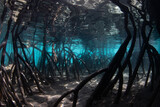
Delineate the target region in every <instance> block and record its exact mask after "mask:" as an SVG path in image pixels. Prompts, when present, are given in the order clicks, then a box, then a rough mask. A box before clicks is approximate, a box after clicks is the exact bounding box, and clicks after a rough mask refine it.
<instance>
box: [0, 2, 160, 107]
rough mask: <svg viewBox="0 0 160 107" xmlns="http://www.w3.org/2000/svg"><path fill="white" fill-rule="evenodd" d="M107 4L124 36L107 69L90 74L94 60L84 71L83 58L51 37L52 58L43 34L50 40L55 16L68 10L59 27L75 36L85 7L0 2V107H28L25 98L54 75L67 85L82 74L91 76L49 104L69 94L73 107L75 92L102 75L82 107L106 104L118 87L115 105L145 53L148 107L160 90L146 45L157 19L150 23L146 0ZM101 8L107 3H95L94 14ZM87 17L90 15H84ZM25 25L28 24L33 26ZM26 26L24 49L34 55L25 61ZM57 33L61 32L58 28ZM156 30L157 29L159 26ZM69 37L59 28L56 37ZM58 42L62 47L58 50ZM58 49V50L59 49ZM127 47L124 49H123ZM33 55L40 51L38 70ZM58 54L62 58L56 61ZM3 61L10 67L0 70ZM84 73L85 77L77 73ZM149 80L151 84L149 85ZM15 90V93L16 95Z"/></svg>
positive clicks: (158, 72)
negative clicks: (28, 37)
mask: <svg viewBox="0 0 160 107" xmlns="http://www.w3.org/2000/svg"><path fill="white" fill-rule="evenodd" d="M111 2H112V3H113V4H115V5H116V6H118V7H119V8H120V9H121V11H122V12H123V15H124V19H123V20H124V29H125V33H126V35H127V37H126V38H125V39H124V41H123V43H122V44H121V46H120V48H119V49H118V51H117V53H116V54H115V55H114V57H113V58H112V60H111V61H110V63H109V65H108V67H105V68H104V69H101V70H98V71H96V72H93V73H92V72H91V70H90V68H91V67H93V66H94V65H97V63H95V61H94V60H91V61H90V62H93V63H94V65H93V66H91V67H90V68H89V67H88V65H87V64H86V62H85V61H84V60H83V59H81V58H79V57H77V56H76V55H75V54H74V53H73V52H72V50H71V48H69V47H66V46H65V42H64V40H63V39H62V38H61V37H56V36H55V37H54V38H55V39H57V41H58V39H59V41H60V42H57V48H59V50H58V49H57V50H58V55H57V53H56V52H55V47H54V42H55V41H56V40H53V41H52V40H51V42H48V40H47V34H48V33H50V29H52V32H51V33H52V35H55V30H56V29H58V27H57V28H56V27H55V25H56V20H58V16H59V17H60V16H61V15H60V13H63V12H62V10H63V9H64V10H65V9H66V11H67V9H70V11H71V12H70V17H69V18H68V19H66V20H67V21H66V22H65V23H64V26H65V28H66V27H68V26H71V28H68V29H72V31H73V32H74V33H75V32H78V31H77V30H78V29H79V28H78V27H79V26H80V25H78V24H79V23H81V24H83V23H85V18H82V16H79V13H80V12H81V11H83V12H85V11H86V8H84V9H81V10H80V7H79V6H76V5H72V4H70V3H68V2H66V1H64V0H55V1H54V2H52V1H49V0H47V1H41V0H34V1H32V0H31V1H27V0H24V1H20V0H14V1H13V0H8V1H6V0H2V2H0V3H1V4H2V5H3V11H2V13H1V21H0V24H1V25H0V37H1V35H2V33H3V32H2V28H3V26H5V25H7V27H6V30H5V33H4V34H3V36H4V37H3V40H1V44H0V51H1V52H2V55H1V64H0V77H1V78H0V86H1V87H0V106H1V105H4V106H9V107H12V106H13V107H15V106H18V107H21V106H22V105H23V104H27V101H26V95H28V94H33V90H32V89H31V86H32V85H33V84H35V85H36V87H37V89H38V91H39V92H43V90H42V89H41V85H43V84H48V82H50V81H53V80H54V78H55V76H60V77H63V76H64V77H65V78H66V79H68V80H70V79H72V78H74V79H77V80H80V79H81V78H80V75H83V74H86V73H87V74H90V73H91V74H90V75H89V76H87V77H86V78H85V79H84V80H82V81H81V82H80V84H79V85H77V87H76V88H74V89H73V90H70V91H67V92H65V93H64V94H63V95H62V96H61V97H60V98H59V99H58V100H57V101H56V102H55V104H54V105H53V106H54V107H57V106H58V104H59V103H60V102H61V101H62V100H63V98H65V97H66V96H67V95H69V94H73V105H72V106H73V107H76V104H77V101H78V94H79V91H80V90H81V89H82V88H83V87H84V86H85V85H86V84H87V83H88V82H89V81H90V80H91V79H92V78H94V77H96V76H98V75H100V74H102V73H103V76H102V77H101V79H100V82H99V83H98V85H97V86H96V88H95V89H94V91H93V93H92V94H91V95H90V97H89V98H88V100H87V103H86V107H91V106H94V105H95V102H96V101H103V100H104V99H106V97H107V95H108V94H109V92H110V91H111V90H113V88H114V86H115V85H116V84H118V89H117V94H116V96H115V98H114V101H113V103H114V104H118V103H119V102H120V101H121V98H122V95H123V97H124V98H127V96H128V95H129V93H130V91H131V89H132V87H133V84H134V82H135V80H136V77H139V73H141V72H140V70H139V69H140V66H141V65H142V67H143V64H144V63H145V62H143V58H144V57H145V53H146V54H147V55H148V60H147V62H149V66H148V71H147V72H144V74H146V76H143V78H144V79H145V87H149V88H150V91H151V92H152V95H151V96H150V101H149V102H147V103H146V105H147V106H148V107H150V106H152V105H153V104H154V101H155V99H156V97H157V95H158V93H159V90H160V77H159V76H160V67H159V65H160V55H159V53H158V52H157V50H156V49H155V48H154V46H152V45H151V44H150V43H149V40H150V38H151V36H152V35H153V34H152V32H153V29H154V23H153V22H152V21H155V22H159V20H157V18H155V17H159V16H154V18H152V14H151V13H150V12H149V11H148V8H149V7H150V5H149V6H148V4H149V3H150V2H152V1H150V0H142V1H141V0H137V1H136V0H135V2H137V4H141V7H137V6H136V5H134V4H133V3H132V2H129V3H128V4H125V3H123V2H125V0H123V1H120V0H111ZM106 3H108V1H104V2H102V3H101V4H99V6H98V7H97V8H96V9H97V10H96V11H99V10H98V9H100V7H101V6H102V7H103V6H105V4H106ZM152 6H153V5H152ZM152 6H151V7H152ZM15 11H17V12H18V15H17V14H15ZM43 12H44V13H43ZM90 12H91V13H90V15H91V16H94V15H93V14H94V12H93V10H90ZM41 13H42V14H41ZM63 14H64V15H65V14H67V13H65V12H64V13H63ZM148 14H149V15H150V18H148ZM79 17H80V18H79ZM88 17H90V16H89V15H88ZM60 19H61V18H60ZM86 20H87V19H86ZM30 21H33V22H34V23H33V22H30ZM62 22H63V19H61V20H60V21H59V23H58V22H57V23H58V24H61V23H62ZM30 25H31V26H32V27H33V28H34V31H33V35H32V37H33V42H32V43H31V44H29V46H30V47H32V48H33V51H32V56H29V57H28V56H27V52H26V51H28V50H27V44H25V43H24V40H23V38H24V37H23V36H22V33H23V32H24V31H25V30H26V29H27V27H28V26H30ZM38 27H39V28H40V29H41V30H42V33H43V38H42V41H41V42H42V44H43V48H42V49H40V48H38V47H37V46H36V45H37V44H38V43H37V41H36V40H35V39H36V37H35V36H36V33H37V30H38ZM60 29H62V26H61V28H60ZM60 29H59V30H60ZM157 29H159V26H158V25H157ZM68 32H69V30H65V32H64V29H62V30H60V31H59V32H58V33H60V34H64V36H66V33H68ZM79 32H80V31H79ZM81 38H83V37H81ZM137 38H138V39H137ZM9 40H11V43H12V48H13V56H9V55H8V53H7V51H6V47H7V44H8V41H9ZM87 40H88V39H87ZM137 40H139V41H138V42H139V43H140V51H139V54H138V57H137V59H136V64H135V66H133V64H132V62H131V59H132V58H133V56H134V53H133V51H134V49H135V44H136V43H137ZM49 43H51V45H52V52H51V53H49V52H48V51H47V44H49ZM58 43H59V44H62V46H61V45H59V44H58ZM55 44H56V43H55ZM60 47H62V48H61V49H60ZM128 47H129V50H127V48H128ZM34 50H38V51H40V52H41V54H42V56H43V57H42V58H41V59H39V62H38V64H39V65H37V66H36V65H35V55H34ZM62 55H63V57H61V56H62ZM84 56H85V55H84ZM6 57H8V58H9V59H10V63H11V64H10V66H11V67H10V68H9V66H7V67H6V66H5V59H6ZM30 57H32V58H30ZM85 58H87V57H85ZM88 59H89V58H88ZM31 60H32V61H31ZM69 60H73V62H69ZM104 61H105V60H104ZM46 62H47V64H46ZM102 62H103V61H102ZM102 62H99V65H97V66H100V65H101V63H102ZM82 68H83V69H82ZM84 69H85V70H86V71H87V72H85V73H84V72H82V70H84ZM126 69H127V70H128V72H129V73H128V77H129V79H128V80H127V82H128V83H127V87H126V90H125V92H123V91H122V90H123V85H124V76H123V75H124V71H125V70H126ZM69 71H71V72H69ZM149 79H151V80H150V81H149ZM17 87H18V90H15V88H17ZM17 93H20V95H18V94H17ZM124 98H123V99H124ZM131 103H133V102H131Z"/></svg>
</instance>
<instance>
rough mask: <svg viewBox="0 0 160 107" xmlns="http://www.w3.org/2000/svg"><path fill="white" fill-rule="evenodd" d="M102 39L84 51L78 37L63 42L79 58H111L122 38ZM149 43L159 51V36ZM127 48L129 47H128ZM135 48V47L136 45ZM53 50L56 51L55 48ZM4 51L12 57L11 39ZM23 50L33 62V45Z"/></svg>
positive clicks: (38, 56)
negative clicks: (68, 41) (83, 55)
mask: <svg viewBox="0 0 160 107" xmlns="http://www.w3.org/2000/svg"><path fill="white" fill-rule="evenodd" d="M104 41H105V42H104V43H103V44H102V45H103V48H102V47H98V46H99V44H100V43H101V41H99V42H98V40H97V41H96V43H94V42H93V41H91V43H90V44H92V42H93V46H94V47H92V48H91V47H90V48H87V51H86V50H85V47H84V45H83V44H82V40H81V39H78V38H74V39H72V40H71V42H72V44H70V43H68V44H67V42H66V43H65V44H64V47H68V48H70V49H71V50H72V52H73V53H74V54H75V55H76V56H77V57H79V58H80V57H81V55H82V54H87V55H89V56H90V57H92V58H95V60H96V59H100V58H101V56H106V57H107V58H112V57H113V56H114V55H115V54H116V52H117V51H118V49H119V47H120V46H121V44H122V42H123V38H121V39H115V37H114V36H111V37H109V38H107V39H106V40H104ZM150 43H151V44H152V45H153V46H154V47H155V48H156V49H157V50H158V52H159V53H160V38H156V39H154V40H150ZM137 46H138V45H137ZM36 47H37V48H39V49H40V50H42V49H43V43H38V44H36ZM55 47H56V43H55ZM61 48H62V44H61ZM128 49H129V47H128ZM135 49H137V47H136V48H135ZM66 50H67V49H66ZM102 50H103V51H102ZM34 51H35V53H34V56H35V65H36V66H38V63H39V61H40V59H41V58H42V57H43V56H42V53H41V51H39V50H37V49H34ZM46 51H47V52H48V53H49V54H50V55H52V45H50V44H47V46H46ZM55 51H57V50H55ZM6 52H7V53H8V55H12V57H13V46H12V42H11V41H8V43H7V48H6ZM25 52H26V54H27V57H28V58H29V60H30V62H33V57H32V52H33V47H28V48H26V49H25ZM102 52H103V53H102ZM1 53H2V52H0V56H1ZM19 53H20V54H21V55H22V56H23V54H22V50H21V49H19ZM61 55H62V57H63V55H64V53H62V54H61ZM66 55H68V56H69V54H68V53H67V52H66ZM23 57H24V56H23ZM70 60H71V63H73V59H72V58H71V59H70ZM8 64H9V58H8V57H7V56H6V57H5V65H8Z"/></svg>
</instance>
